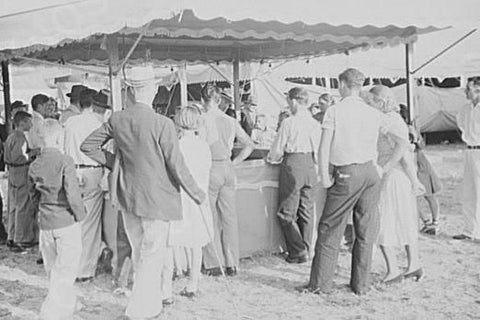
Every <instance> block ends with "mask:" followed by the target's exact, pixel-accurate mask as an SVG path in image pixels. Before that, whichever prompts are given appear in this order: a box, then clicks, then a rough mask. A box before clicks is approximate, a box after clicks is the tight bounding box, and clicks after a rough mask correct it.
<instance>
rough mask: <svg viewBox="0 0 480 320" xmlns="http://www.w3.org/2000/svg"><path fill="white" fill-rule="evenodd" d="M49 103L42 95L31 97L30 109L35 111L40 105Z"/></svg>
mask: <svg viewBox="0 0 480 320" xmlns="http://www.w3.org/2000/svg"><path fill="white" fill-rule="evenodd" d="M49 101H50V98H49V97H48V96H46V95H44V94H42V93H39V94H36V95H34V96H33V97H32V100H31V101H30V103H31V105H32V109H33V110H35V111H37V109H38V106H39V105H41V104H45V103H47V102H49Z"/></svg>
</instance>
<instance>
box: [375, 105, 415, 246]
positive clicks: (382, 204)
mask: <svg viewBox="0 0 480 320" xmlns="http://www.w3.org/2000/svg"><path fill="white" fill-rule="evenodd" d="M388 116H390V117H391V120H392V125H393V129H394V130H395V131H396V132H397V133H401V134H402V136H405V139H408V128H407V126H406V124H405V123H404V122H403V120H402V118H401V117H400V115H398V114H397V113H390V114H388ZM394 146H395V144H394V142H393V141H392V140H391V138H390V137H389V136H387V135H385V134H380V137H379V139H378V164H379V165H380V166H383V165H384V164H385V162H386V161H388V159H389V158H390V157H391V155H392V153H393V150H394ZM404 156H405V157H412V159H410V160H411V161H413V153H412V152H411V151H410V150H407V151H406V154H405V155H404ZM381 183H382V188H381V191H380V198H379V201H378V210H379V214H380V230H379V234H378V238H377V244H379V245H382V246H395V247H399V246H405V245H410V244H415V243H416V242H417V241H418V211H417V199H416V196H415V195H414V193H413V189H412V184H411V182H410V179H409V178H408V176H407V174H406V173H405V170H404V169H403V167H402V165H401V164H400V163H398V164H397V165H396V166H395V167H394V168H393V169H391V170H390V171H389V172H388V173H386V174H385V175H384V177H383V179H382V182H381Z"/></svg>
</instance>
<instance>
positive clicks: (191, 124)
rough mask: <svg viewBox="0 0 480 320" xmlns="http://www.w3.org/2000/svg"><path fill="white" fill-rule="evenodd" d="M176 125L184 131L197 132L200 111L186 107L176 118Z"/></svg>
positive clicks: (179, 111)
mask: <svg viewBox="0 0 480 320" xmlns="http://www.w3.org/2000/svg"><path fill="white" fill-rule="evenodd" d="M174 122H175V124H176V125H177V126H178V127H179V128H180V129H184V130H197V129H198V126H199V122H200V111H199V110H198V109H197V108H195V107H191V106H184V107H181V108H180V110H178V112H177V114H176V115H175V117H174Z"/></svg>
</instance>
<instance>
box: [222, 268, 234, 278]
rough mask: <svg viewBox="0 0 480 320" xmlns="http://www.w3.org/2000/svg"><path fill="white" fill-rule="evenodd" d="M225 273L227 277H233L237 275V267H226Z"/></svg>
mask: <svg viewBox="0 0 480 320" xmlns="http://www.w3.org/2000/svg"><path fill="white" fill-rule="evenodd" d="M225 273H226V274H227V276H229V277H235V276H236V275H237V267H226V268H225Z"/></svg>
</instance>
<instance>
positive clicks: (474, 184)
mask: <svg viewBox="0 0 480 320" xmlns="http://www.w3.org/2000/svg"><path fill="white" fill-rule="evenodd" d="M465 93H466V95H467V99H468V100H469V101H470V103H469V104H468V105H466V106H465V107H464V108H463V109H462V110H460V112H459V113H458V114H457V125H458V127H459V128H460V130H461V131H462V140H463V141H464V142H465V143H466V144H467V150H465V164H464V166H465V169H464V174H463V188H462V196H463V197H462V198H463V199H462V200H463V201H462V211H463V217H464V220H465V226H464V229H463V233H462V234H459V235H456V236H454V237H453V238H454V239H456V240H470V239H480V191H479V190H480V77H472V78H469V79H468V82H467V88H466V90H465Z"/></svg>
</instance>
